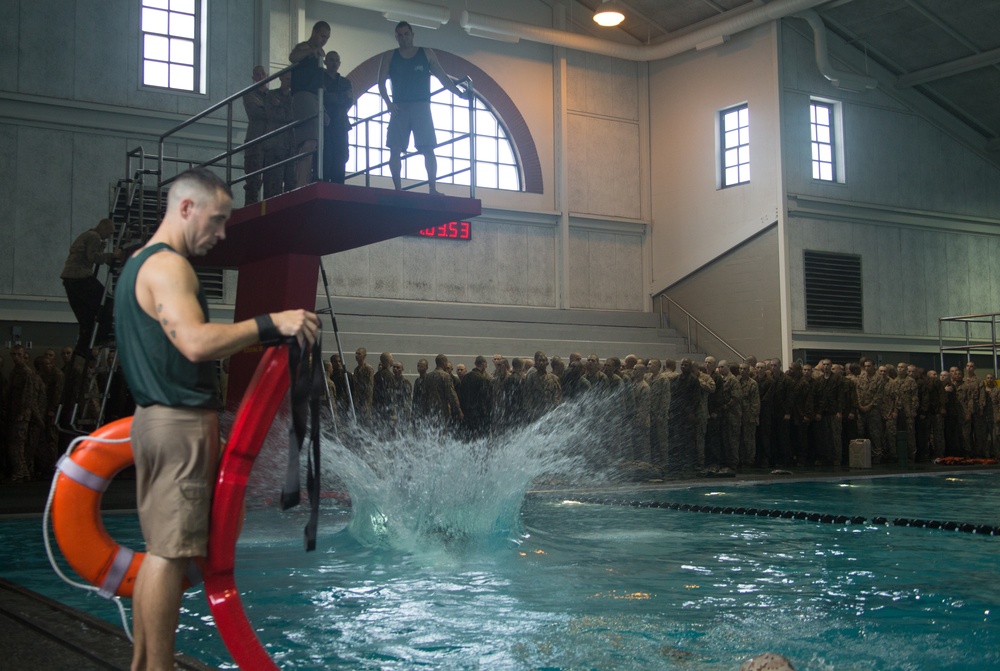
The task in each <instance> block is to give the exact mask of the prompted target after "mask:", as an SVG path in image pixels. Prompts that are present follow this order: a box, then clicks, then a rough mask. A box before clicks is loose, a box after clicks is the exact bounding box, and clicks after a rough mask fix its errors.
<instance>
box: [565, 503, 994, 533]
mask: <svg viewBox="0 0 1000 671" xmlns="http://www.w3.org/2000/svg"><path fill="white" fill-rule="evenodd" d="M574 500H578V501H580V502H581V503H591V504H598V505H604V506H626V507H632V508H666V509H669V510H680V511H686V512H692V513H711V514H716V515H748V516H751V517H775V518H781V519H786V520H791V519H794V520H806V521H809V522H820V523H824V524H855V525H864V524H872V525H877V526H886V525H889V526H897V527H920V528H924V529H941V530H943V531H961V532H964V533H974V534H981V535H983V536H1000V526H992V525H989V524H970V523H968V522H941V521H939V520H923V519H910V518H906V517H896V518H894V519H892V520H890V519H889V518H887V517H872V518H871V519H870V520H869V519H868V518H866V517H862V516H848V515H829V514H823V513H813V512H805V511H801V510H779V509H776V508H775V509H771V508H743V507H731V506H702V505H698V504H692V503H677V502H672V501H638V500H630V499H610V498H600V497H587V498H582V499H574Z"/></svg>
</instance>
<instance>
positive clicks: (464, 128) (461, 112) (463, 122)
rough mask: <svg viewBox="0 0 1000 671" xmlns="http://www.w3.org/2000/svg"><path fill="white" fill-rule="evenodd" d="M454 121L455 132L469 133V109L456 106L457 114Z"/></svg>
mask: <svg viewBox="0 0 1000 671" xmlns="http://www.w3.org/2000/svg"><path fill="white" fill-rule="evenodd" d="M453 119H454V121H453V122H452V123H453V124H454V127H455V132H457V133H468V132H469V110H467V109H461V108H455V116H454V117H453Z"/></svg>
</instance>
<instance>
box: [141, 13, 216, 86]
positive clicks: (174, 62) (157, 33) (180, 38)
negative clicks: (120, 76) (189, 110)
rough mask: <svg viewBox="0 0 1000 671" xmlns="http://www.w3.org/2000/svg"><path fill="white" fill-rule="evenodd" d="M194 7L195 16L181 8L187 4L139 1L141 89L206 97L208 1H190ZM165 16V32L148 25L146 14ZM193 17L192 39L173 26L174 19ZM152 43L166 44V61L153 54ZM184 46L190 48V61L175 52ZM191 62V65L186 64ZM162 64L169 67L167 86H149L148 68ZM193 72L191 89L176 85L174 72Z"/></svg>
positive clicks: (153, 83) (156, 84) (155, 83)
mask: <svg viewBox="0 0 1000 671" xmlns="http://www.w3.org/2000/svg"><path fill="white" fill-rule="evenodd" d="M189 2H190V5H191V6H192V7H193V12H190V11H187V10H186V9H185V8H181V7H179V5H181V4H186V3H185V2H184V0H139V26H138V28H139V85H140V86H141V87H142V88H145V89H148V90H150V91H161V92H163V91H169V92H172V93H179V94H192V95H198V96H204V95H206V94H207V92H208V67H207V62H206V61H207V54H208V48H207V41H208V21H207V9H208V7H207V0H189ZM147 10H150V11H153V12H165V13H166V15H167V17H166V18H167V26H166V28H165V31H166V32H162V31H161V30H157V29H156V27H153V26H149V25H146V24H145V14H146V11H147ZM175 16H176V17H190V22H191V23H192V24H193V30H191V31H190V32H192V33H193V37H188V36H187V35H184V34H182V33H180V32H179V31H175V29H174V28H173V26H172V25H171V23H172V19H173V18H174V17H175ZM149 38H151V39H152V40H165V41H166V45H165V48H166V50H167V54H166V57H165V58H164V57H161V56H160V55H159V54H150V52H149V50H148V49H149V42H150V39H149ZM181 45H188V46H189V47H190V58H189V59H187V58H177V57H176V56H175V55H174V54H173V53H172V50H173V49H175V48H177V47H178V46H181ZM188 60H190V62H186V61H188ZM151 63H152V64H161V65H165V66H166V83H165V84H161V83H158V82H150V81H148V80H147V76H146V69H147V65H148V64H151ZM175 67H176V68H190V71H191V77H190V83H191V86H190V88H188V87H187V86H186V85H183V86H182V85H179V84H177V83H176V82H174V81H173V77H174V76H175V75H174V73H173V70H174V68H175Z"/></svg>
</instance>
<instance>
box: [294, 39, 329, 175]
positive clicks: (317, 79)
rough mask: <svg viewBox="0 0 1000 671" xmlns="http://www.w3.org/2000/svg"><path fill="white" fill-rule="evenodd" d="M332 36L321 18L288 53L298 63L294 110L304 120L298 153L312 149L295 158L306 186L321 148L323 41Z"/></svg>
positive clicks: (297, 140) (297, 130)
mask: <svg viewBox="0 0 1000 671" xmlns="http://www.w3.org/2000/svg"><path fill="white" fill-rule="evenodd" d="M329 39H330V24H329V23H327V22H326V21H317V22H316V24H315V25H313V29H312V34H311V35H310V36H309V39H308V40H306V41H305V42H299V43H298V44H296V45H295V48H294V49H292V53H290V54H288V60H289V62H290V63H292V64H293V65H298V67H296V68H294V69H293V70H292V114H293V115H294V116H295V120H296V121H302V122H303V123H302V124H300V125H298V126H296V127H295V144H296V148H297V150H298V152H297V153H299V154H302V153H306V152H312V155H310V156H304V157H302V158H300V159H299V160H298V161H296V162H295V186H296V188H297V187H300V186H305V185H306V184H309V183H311V182H312V181H313V165H314V164H315V162H316V159H317V158H322V157H317V156H316V150H317V149H318V148H319V135H318V132H319V131H318V128H319V126H318V120H317V115H318V114H319V95H318V94H319V93H320V91H321V90H322V89H323V62H324V60H325V59H326V52H325V51H323V45H324V44H326V42H327V40H329Z"/></svg>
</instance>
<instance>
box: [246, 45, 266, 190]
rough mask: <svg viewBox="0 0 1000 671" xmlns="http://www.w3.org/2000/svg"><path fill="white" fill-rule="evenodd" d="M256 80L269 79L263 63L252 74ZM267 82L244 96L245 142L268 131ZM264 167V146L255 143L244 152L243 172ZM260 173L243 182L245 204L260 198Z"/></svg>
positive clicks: (254, 170)
mask: <svg viewBox="0 0 1000 671" xmlns="http://www.w3.org/2000/svg"><path fill="white" fill-rule="evenodd" d="M251 77H252V79H253V80H254V81H255V82H259V81H262V80H264V79H267V70H265V69H264V66H263V65H257V66H255V67H254V69H253V74H252V75H251ZM266 100H267V84H263V85H261V86H258V87H257V88H255V89H253V90H252V91H250V93H247V94H246V95H244V96H243V110H244V111H245V112H246V114H247V134H246V138H245V139H244V140H243V141H244V142H250V141H251V140H256V139H257V138H259V137H260V136H261V135H263V134H264V133H266V132H267V108H266V106H265V104H264V103H265V101H266ZM263 167H264V147H263V145H261V144H255V145H254V146H252V147H250V148H249V149H247V150H246V151H244V152H243V172H245V173H249V172H256V171H257V170H260V169H261V168H263ZM261 181H262V178H261V175H260V173H258V174H256V175H252V176H250V177H247V178H246V180H244V182H243V193H244V194H245V195H244V197H243V204H244V205H250V204H252V203H256V202H257V201H258V200H260V185H261Z"/></svg>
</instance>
